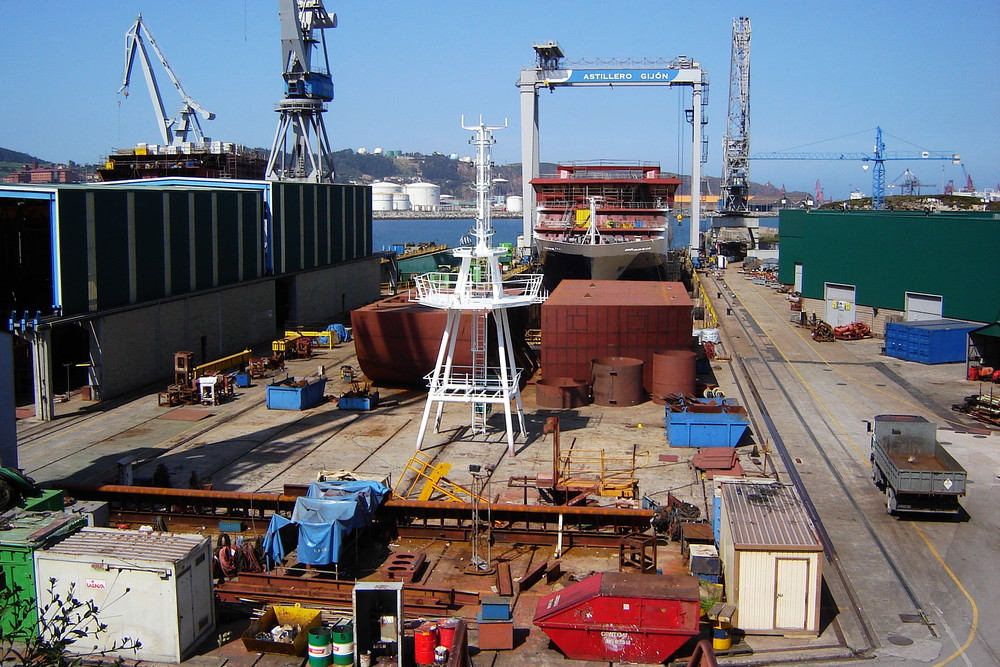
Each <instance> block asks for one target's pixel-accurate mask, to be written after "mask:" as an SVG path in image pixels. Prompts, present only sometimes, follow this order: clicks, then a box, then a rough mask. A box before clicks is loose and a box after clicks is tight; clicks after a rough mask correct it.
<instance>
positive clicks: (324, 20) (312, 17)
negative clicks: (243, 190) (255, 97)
mask: <svg viewBox="0 0 1000 667" xmlns="http://www.w3.org/2000/svg"><path fill="white" fill-rule="evenodd" d="M278 8H279V15H280V16H281V55H282V66H283V68H284V70H283V76H284V78H285V97H284V99H282V100H281V101H280V102H278V106H277V107H276V108H275V111H277V112H278V113H280V114H281V119H280V120H279V121H278V130H277V132H275V135H274V143H273V144H272V145H271V156H270V158H269V159H268V161H267V168H266V170H265V172H264V174H265V176H264V177H265V178H266V179H267V180H269V181H299V182H306V183H332V182H333V179H334V176H335V174H334V171H333V159H332V154H333V151H331V150H330V140H329V138H328V137H327V135H326V126H325V125H324V124H323V113H324V112H326V102H329V101H330V100H332V99H333V79H332V78H331V76H330V63H329V59H328V58H327V53H326V40H325V38H324V37H323V34H324V33H323V30H325V29H326V28H336V27H337V15H336V14H329V13H327V11H326V8H325V7H324V6H323V1H322V0H278ZM317 46H319V47H320V52H319V55H321V56H322V62H319V61H314V58H313V56H314V52H313V49H314V48H315V47H317ZM289 135H291V147H289V146H288V143H289Z"/></svg>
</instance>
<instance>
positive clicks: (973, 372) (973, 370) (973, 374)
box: [969, 366, 979, 382]
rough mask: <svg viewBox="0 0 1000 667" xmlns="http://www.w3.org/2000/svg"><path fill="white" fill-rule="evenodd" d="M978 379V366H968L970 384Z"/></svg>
mask: <svg viewBox="0 0 1000 667" xmlns="http://www.w3.org/2000/svg"><path fill="white" fill-rule="evenodd" d="M978 379H979V366H970V367H969V380H970V381H971V382H975V381H976V380H978Z"/></svg>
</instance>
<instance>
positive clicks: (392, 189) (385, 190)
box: [372, 181, 403, 211]
mask: <svg viewBox="0 0 1000 667" xmlns="http://www.w3.org/2000/svg"><path fill="white" fill-rule="evenodd" d="M402 191H403V187H402V186H401V185H399V184H397V183H387V182H384V181H377V182H375V183H372V210H373V211H391V210H393V208H392V205H393V196H394V195H397V194H399V193H400V192H402Z"/></svg>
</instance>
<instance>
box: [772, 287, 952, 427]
mask: <svg viewBox="0 0 1000 667" xmlns="http://www.w3.org/2000/svg"><path fill="white" fill-rule="evenodd" d="M761 301H763V303H764V305H765V306H767V307H768V308H769V309H770V310H771V312H773V313H774V314H775V315H777V316H778V318H779V319H780V318H781V313H780V312H779V311H778V310H776V309H775V307H774V306H772V305H771V304H770V303H768V302H767V301H766V300H765V299H761ZM768 338H770V336H768ZM810 348H811V349H812V350H813V352H815V353H816V356H817V357H819V358H820V361H822V362H823V363H824V364H826V365H827V366H829V367H830V370H832V371H834V372H835V373H837V374H838V375H840V376H841V377H842V378H844V379H846V380H851V381H852V382H856V383H857V384H860V385H863V386H865V387H868V388H869V389H871V390H872V391H874V392H875V393H877V394H882V395H883V396H887V397H889V398H891V399H893V400H895V401H897V402H898V403H902V404H903V405H906V406H908V407H911V408H913V409H914V410H916V411H917V412H919V413H920V414H923V415H926V416H928V417H930V418H931V419H932V420H936V419H942V418H941V417H939V416H938V415H936V414H934V413H933V412H931V411H929V410H928V409H927V408H925V407H924V406H923V405H920V404H919V403H911V402H910V401H907V400H904V399H902V398H900V397H899V396H898V395H896V394H893V393H890V392H888V391H885V390H884V389H882V388H880V387H876V386H875V385H873V384H869V383H868V382H865V381H864V380H860V379H858V378H855V377H852V376H850V375H848V374H847V373H845V372H843V371H842V370H840V369H839V368H837V367H836V366H834V365H833V364H831V363H830V361H829V360H828V359H827V358H826V357H824V356H823V355H822V354H820V352H819V349H817V347H816V346H815V345H813V346H810ZM786 361H787V360H786ZM943 421H945V422H946V423H948V424H952V425H955V426H964V425H963V424H961V423H960V422H954V421H951V420H949V419H943Z"/></svg>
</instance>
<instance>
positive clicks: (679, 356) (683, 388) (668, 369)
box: [649, 349, 698, 402]
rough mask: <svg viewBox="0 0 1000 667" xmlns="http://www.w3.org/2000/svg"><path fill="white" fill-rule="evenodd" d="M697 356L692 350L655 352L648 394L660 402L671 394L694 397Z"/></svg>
mask: <svg viewBox="0 0 1000 667" xmlns="http://www.w3.org/2000/svg"><path fill="white" fill-rule="evenodd" d="M697 356H698V355H696V354H695V352H694V351H693V350H671V349H667V350H656V351H655V352H653V372H652V374H651V379H650V387H649V393H650V394H652V396H653V400H654V401H656V402H661V401H662V400H663V398H664V397H666V396H670V395H671V394H684V395H686V396H694V391H695V379H696V376H697V372H696V370H695V364H696V363H697Z"/></svg>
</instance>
